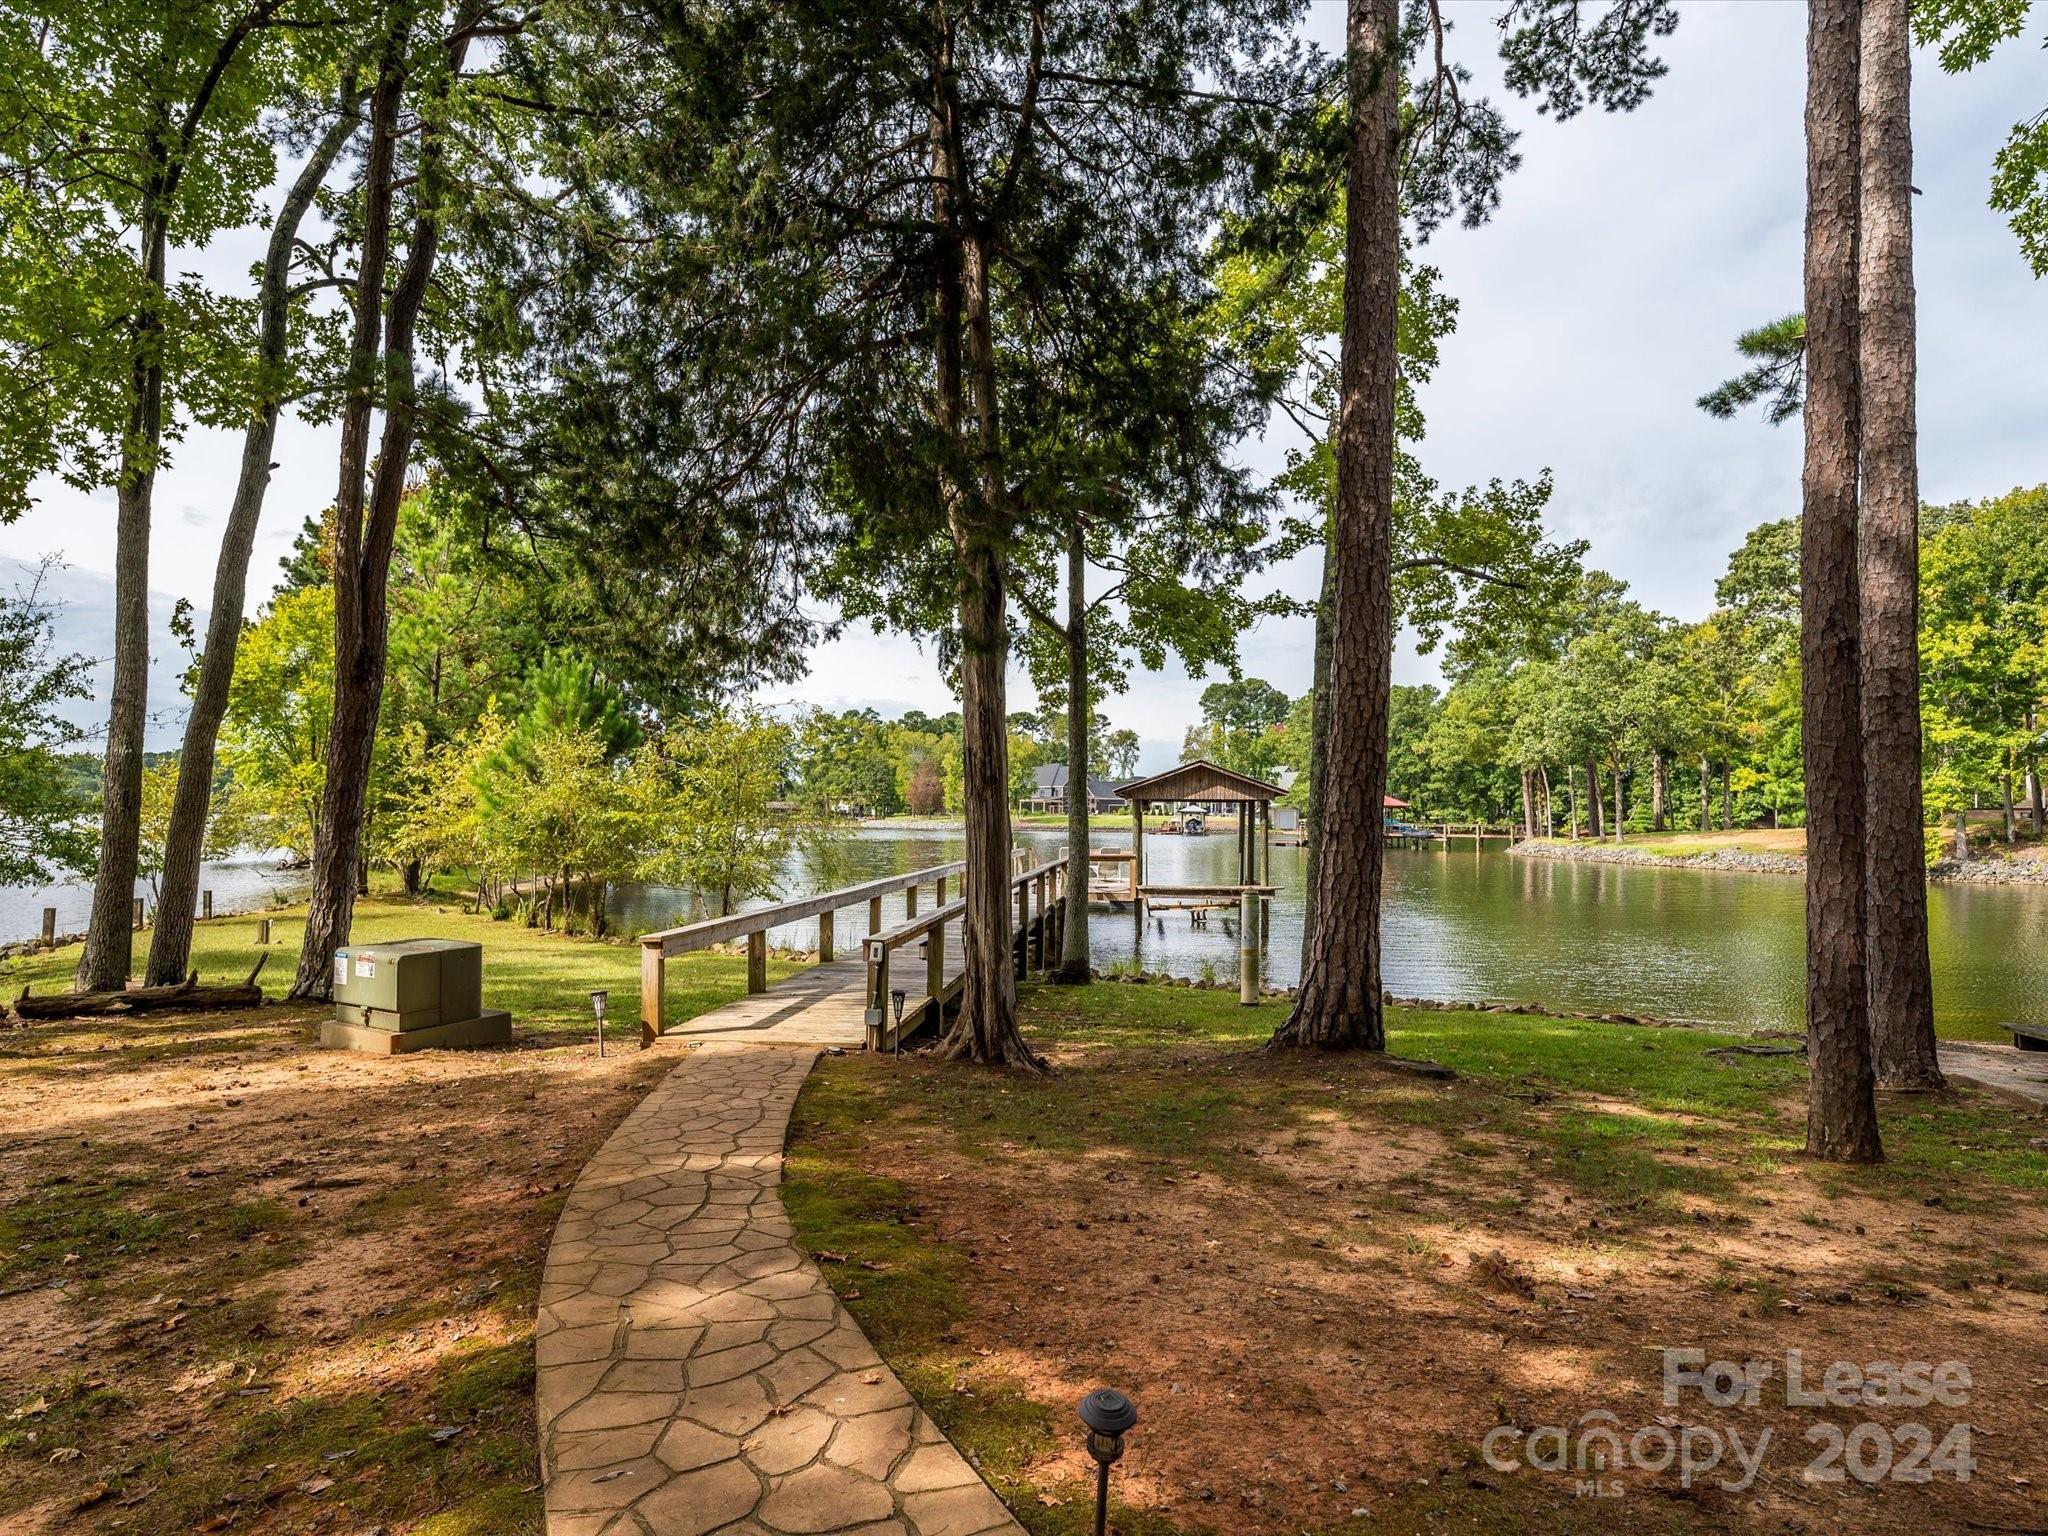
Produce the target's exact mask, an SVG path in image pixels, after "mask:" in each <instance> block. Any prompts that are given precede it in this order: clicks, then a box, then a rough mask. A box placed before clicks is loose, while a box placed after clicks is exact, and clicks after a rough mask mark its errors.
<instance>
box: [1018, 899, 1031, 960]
mask: <svg viewBox="0 0 2048 1536" xmlns="http://www.w3.org/2000/svg"><path fill="white" fill-rule="evenodd" d="M1017 934H1018V937H1019V938H1021V939H1022V940H1023V942H1022V943H1021V944H1019V945H1018V946H1017V975H1018V977H1019V978H1020V979H1021V978H1022V977H1023V975H1024V973H1025V972H1026V971H1028V970H1029V969H1030V968H1031V887H1030V886H1029V885H1026V884H1025V883H1024V882H1023V881H1021V880H1020V881H1019V882H1018V883H1017Z"/></svg>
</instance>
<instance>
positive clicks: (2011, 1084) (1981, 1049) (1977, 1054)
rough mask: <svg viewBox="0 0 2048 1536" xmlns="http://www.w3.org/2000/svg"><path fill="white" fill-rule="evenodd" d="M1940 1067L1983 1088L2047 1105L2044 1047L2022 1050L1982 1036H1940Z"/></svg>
mask: <svg viewBox="0 0 2048 1536" xmlns="http://www.w3.org/2000/svg"><path fill="white" fill-rule="evenodd" d="M1936 1054H1937V1055H1939V1056H1940V1058H1941V1070H1942V1071H1944V1072H1946V1073H1947V1074H1948V1075H1949V1076H1950V1077H1963V1078H1968V1079H1969V1080H1970V1081H1971V1082H1973V1083H1982V1084H1983V1085H1984V1086H1985V1087H1986V1088H2000V1089H2003V1090H2004V1091H2005V1092H2007V1093H2016V1094H2018V1095H2019V1096H2020V1097H2021V1098H2023V1099H2032V1100H2033V1101H2034V1102H2035V1103H2036V1104H2043V1105H2048V1051H2022V1050H2019V1049H2017V1048H2015V1047H2013V1046H2010V1045H1993V1044H1991V1043H1989V1042H1987V1041H1982V1040H1944V1041H1942V1042H1941V1044H1940V1045H1939V1046H1938V1047H1937V1048H1936Z"/></svg>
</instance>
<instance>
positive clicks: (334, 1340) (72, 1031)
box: [0, 897, 792, 1536]
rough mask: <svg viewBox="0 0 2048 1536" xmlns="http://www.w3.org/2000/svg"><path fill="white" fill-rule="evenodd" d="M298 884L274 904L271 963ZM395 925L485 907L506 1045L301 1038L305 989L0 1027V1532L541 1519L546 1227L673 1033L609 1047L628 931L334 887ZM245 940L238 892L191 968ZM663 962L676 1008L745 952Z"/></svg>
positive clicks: (619, 1023) (54, 964)
mask: <svg viewBox="0 0 2048 1536" xmlns="http://www.w3.org/2000/svg"><path fill="white" fill-rule="evenodd" d="M302 916H303V914H302V913H293V914H290V915H283V916H280V917H279V919H278V920H277V921H276V923H275V928H274V932H275V934H276V937H277V941H278V942H277V943H276V944H274V945H273V946H272V947H273V950H274V951H275V953H274V954H273V957H272V959H271V962H270V964H269V966H268V967H266V969H265V971H264V977H263V979H264V981H265V982H266V983H268V984H269V986H270V988H271V989H272V990H273V991H281V990H282V988H283V985H284V984H285V982H286V981H287V979H288V976H289V969H288V968H289V966H290V963H291V962H292V961H293V960H294V959H295V958H296V953H297V942H298V938H299V933H300V921H301V919H302ZM418 936H445V937H455V938H478V939H481V940H482V941H483V943H484V945H485V959H484V978H485V998H486V1001H487V1002H489V1003H491V1004H492V1005H494V1006H499V1007H504V1008H508V1009H510V1010H511V1012H512V1013H513V1015H514V1030H515V1033H516V1036H517V1044H516V1046H515V1048H513V1049H511V1050H502V1051H478V1052H425V1053H422V1054H419V1055H413V1056H400V1057H389V1058H381V1057H377V1058H373V1057H363V1056H353V1055H347V1054H343V1053H337V1052H328V1051H321V1050H318V1049H316V1048H315V1046H314V1042H315V1040H316V1039H317V1031H318V1022H319V1020H320V1019H321V1018H322V1017H323V1016H325V1015H326V1013H327V1012H328V1010H327V1009H325V1008H324V1007H318V1006H311V1005H307V1006H297V1005H279V1006H273V1007H267V1008H263V1009H259V1010H254V1011H250V1012H239V1013H217V1014H211V1015H183V1014H160V1015H145V1016H143V1017H140V1018H135V1019H126V1020H122V1019H109V1020H79V1021H76V1022H70V1023H49V1024H36V1025H33V1026H30V1027H26V1028H14V1029H7V1028H0V1532H5V1533H7V1536H27V1533H42V1532H53V1533H56V1532H62V1533H70V1532H78V1531H107V1532H114V1531H120V1532H124V1533H133V1536H173V1533H176V1536H184V1533H189V1532H204V1531H226V1530H233V1531H236V1532H262V1533H280V1536H282V1533H299V1532H333V1533H336V1536H343V1533H346V1536H363V1533H366V1532H369V1531H371V1530H382V1531H384V1532H386V1533H387V1536H399V1533H401V1532H405V1533H414V1536H538V1533H539V1531H540V1529H541V1522H540V1495H539V1489H538V1484H539V1470H538V1466H537V1463H536V1452H535V1444H536V1441H535V1429H534V1423H533V1397H532V1381H533V1347H532V1330H533V1308H534V1299H535V1293H536V1291H537V1288H538V1285H539V1274H540V1264H541V1259H542V1256H543V1254H544V1252H545V1250H546V1244H547V1241H548V1236H549V1234H550V1233H551V1232H552V1230H553V1228H554V1222H555V1218H556V1215H557V1213H558V1212H559V1210H560V1207H561V1202H562V1199H563V1196H564V1194H565V1193H566V1191H567V1189H568V1187H569V1184H570V1183H571V1182H572V1181H573V1180H574V1178H575V1176H576V1174H577V1172H578V1171H579V1170H580V1169H581V1168H582V1166H583V1164H584V1163H585V1162H586V1161H587V1160H588V1159H589V1157H590V1155H591V1154H592V1153H593V1152H594V1151H595V1150H596V1148H597V1146H598V1145H599V1144H600V1143H601V1142H602V1141H603V1139H604V1137H605V1136H607V1135H608V1134H609V1133H610V1132H611V1130H612V1128H613V1127H614V1126H615V1125H617V1123H618V1122H619V1121H620V1120H621V1119H622V1118H624V1116H625V1115H626V1113H627V1112H628V1111H629V1110H631V1109H632V1107H633V1106H634V1105H635V1104H636V1103H638V1102H639V1099H640V1097H641V1095H642V1094H643V1093H644V1092H645V1091H646V1090H647V1089H648V1088H649V1087H651V1086H652V1085H653V1083H654V1082H655V1081H656V1080H657V1079H658V1078H659V1077H660V1076H661V1075H662V1074H663V1073H664V1072H666V1071H667V1070H668V1069H669V1068H671V1067H672V1066H673V1065H674V1064H675V1061H676V1058H675V1057H674V1056H673V1055H671V1054H669V1053H667V1052H661V1053H642V1052H640V1051H638V1050H635V1049H632V1048H631V1047H632V1044H633V1043H634V1041H635V1040H636V1037H637V1030H636V1028H635V1025H634V1022H633V1021H634V1019H635V1018H636V1016H637V1012H638V1008H637V997H638V985H639V980H638V955H637V953H636V952H635V949H634V947H633V946H631V945H605V944H598V943H594V942H591V941H588V940H579V939H570V938H564V937H561V936H558V935H551V934H546V933H542V932H538V931H536V930H531V929H526V928H522V927H517V926H515V925H513V924H510V923H492V922H490V921H489V920H488V919H486V918H475V917H467V916H464V915H463V914H462V912H461V911H460V909H459V906H457V905H456V904H455V903H453V902H444V903H443V904H442V905H441V906H440V907H436V906H435V905H433V904H431V903H429V904H413V903H408V902H403V901H400V900H397V899H395V898H389V897H382V898H376V899H371V900H368V901H365V902H363V903H359V905H358V907H357V920H356V937H357V938H358V939H359V940H376V939H384V940H389V939H398V938H409V937H418ZM138 937H139V938H142V937H146V936H138ZM140 953H141V949H140V946H139V945H138V957H139V955H140ZM256 955H257V950H256V948H255V919H254V918H246V917H244V918H222V919H219V920H217V921H215V922H212V923H207V924H201V925H200V926H199V929H198V937H197V941H196V943H195V951H194V958H195V961H196V963H197V964H198V966H199V969H200V973H201V975H202V977H204V978H206V979H208V980H212V979H215V978H224V977H229V976H233V977H235V978H237V979H239V978H240V977H241V976H243V975H246V974H247V972H248V970H249V967H250V966H251V965H253V964H254V963H255V960H256ZM76 961H77V951H76V949H75V948H73V949H71V950H69V951H59V952H58V953H56V954H54V955H51V956H42V957H34V958H31V959H26V960H18V961H15V962H13V963H11V964H8V965H6V966H5V967H0V985H4V986H6V987H7V988H8V989H9V995H12V994H13V993H14V992H18V991H19V990H20V988H21V986H22V984H23V983H24V982H34V983H35V985H36V986H37V988H38V990H41V989H43V988H46V987H48V988H55V987H58V986H62V985H65V984H67V983H68V981H69V977H70V973H71V969H72V967H73V966H74V965H75V964H76ZM791 968H792V966H791V963H790V962H788V961H786V960H781V959H776V960H771V962H770V974H771V975H777V974H782V973H785V972H786V971H787V970H789V969H791ZM668 973H669V978H670V987H671V992H670V997H669V1008H670V1011H671V1017H672V1018H673V1017H682V1016H685V1015H687V1014H691V1013H696V1012H701V1011H703V1010H705V1009H708V1008H711V1007H715V1006H717V1005H718V1004H720V1003H722V1002H725V1001H727V1000H729V999H731V998H734V997H737V996H739V995H740V994H741V993H742V991H743V990H744V987H745V961H744V959H743V958H742V957H740V956H728V955H712V954H700V955H690V956H686V957H683V958H681V959H679V960H674V961H671V962H670V963H669V966H668ZM600 986H603V987H609V988H610V989H611V990H612V994H613V1001H614V1006H613V1009H612V1017H613V1019H614V1020H615V1021H616V1023H615V1027H614V1028H613V1029H612V1030H611V1032H610V1039H611V1050H610V1052H609V1054H608V1055H606V1056H605V1057H604V1058H602V1059H600V1058H599V1057H598V1056H597V1054H596V1050H595V1047H594V1045H593V1044H592V1043H591V1041H590V1033H589V1031H590V1002H589V998H588V996H587V994H588V992H589V991H590V990H591V989H592V988H594V987H600Z"/></svg>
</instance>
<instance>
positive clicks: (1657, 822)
mask: <svg viewBox="0 0 2048 1536" xmlns="http://www.w3.org/2000/svg"><path fill="white" fill-rule="evenodd" d="M1670 788H1671V760H1670V759H1669V758H1667V757H1666V756H1665V755H1664V754H1663V753H1662V752H1661V751H1660V752H1653V753H1651V754H1650V830H1651V831H1652V832H1662V831H1663V830H1664V797H1665V795H1666V794H1667V793H1668V792H1669V790H1670Z"/></svg>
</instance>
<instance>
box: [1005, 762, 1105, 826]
mask: <svg viewBox="0 0 2048 1536" xmlns="http://www.w3.org/2000/svg"><path fill="white" fill-rule="evenodd" d="M1066 808H1067V765H1066V764H1065V763H1048V764H1046V765H1045V766H1044V767H1043V768H1039V769H1036V770H1035V771H1034V772H1033V773H1032V775H1031V789H1030V791H1029V793H1027V794H1026V795H1025V797H1024V809H1025V810H1027V811H1045V812H1051V811H1064V810H1065V809H1066ZM1123 809H1124V797H1123V796H1122V795H1120V794H1118V793H1117V789H1116V785H1114V784H1112V783H1111V782H1110V781H1109V780H1108V779H1098V778H1096V777H1095V776H1094V775H1092V774H1091V775H1090V776H1089V778H1088V810H1089V813H1090V814H1091V815H1102V814H1107V813H1109V812H1112V811H1121V810H1123Z"/></svg>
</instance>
